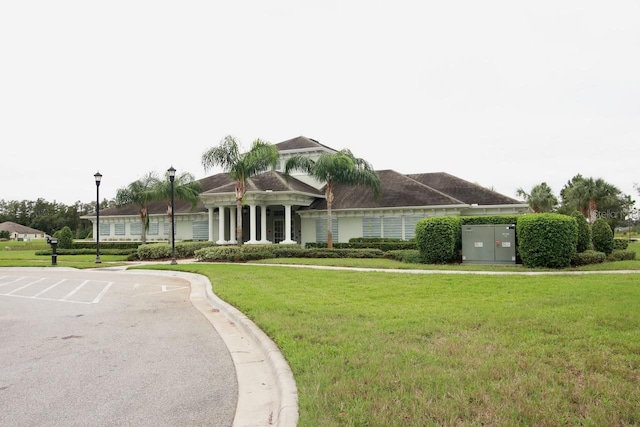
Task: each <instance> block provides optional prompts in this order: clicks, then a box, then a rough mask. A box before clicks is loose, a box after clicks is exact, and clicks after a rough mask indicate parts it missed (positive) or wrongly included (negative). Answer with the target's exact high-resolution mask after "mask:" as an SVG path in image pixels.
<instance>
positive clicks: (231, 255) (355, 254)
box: [194, 244, 384, 262]
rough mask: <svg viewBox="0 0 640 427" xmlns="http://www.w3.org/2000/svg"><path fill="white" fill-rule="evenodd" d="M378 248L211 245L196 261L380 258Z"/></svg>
mask: <svg viewBox="0 0 640 427" xmlns="http://www.w3.org/2000/svg"><path fill="white" fill-rule="evenodd" d="M383 255H384V252H382V251H381V250H380V249H325V248H311V249H303V248H302V247H300V246H298V245H279V244H272V245H242V246H236V245H233V246H211V247H207V248H202V249H199V250H197V251H196V252H195V254H194V256H195V258H196V259H197V260H198V261H209V262H216V261H218V262H220V261H227V262H245V261H254V260H259V259H269V258H382V256H383Z"/></svg>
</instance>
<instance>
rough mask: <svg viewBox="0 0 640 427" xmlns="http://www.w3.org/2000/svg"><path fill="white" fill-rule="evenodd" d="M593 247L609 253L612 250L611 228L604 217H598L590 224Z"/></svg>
mask: <svg viewBox="0 0 640 427" xmlns="http://www.w3.org/2000/svg"><path fill="white" fill-rule="evenodd" d="M591 235H592V241H593V249H595V250H596V251H600V252H604V253H605V254H607V255H609V254H610V253H611V252H612V251H613V230H611V227H610V226H609V223H608V222H607V221H606V220H605V219H604V218H598V219H596V220H595V221H594V222H593V225H592V226H591Z"/></svg>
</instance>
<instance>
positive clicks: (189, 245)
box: [138, 241, 216, 260]
mask: <svg viewBox="0 0 640 427" xmlns="http://www.w3.org/2000/svg"><path fill="white" fill-rule="evenodd" d="M215 244H216V243H215V242H209V241H204V242H177V243H176V244H175V249H176V258H193V257H194V256H195V252H196V251H197V250H199V249H202V248H206V247H210V246H214V245H215ZM171 257H172V248H171V245H170V244H168V243H147V244H145V245H140V246H138V258H139V259H141V260H154V259H167V258H171Z"/></svg>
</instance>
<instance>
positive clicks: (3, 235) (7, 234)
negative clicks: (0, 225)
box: [0, 230, 11, 240]
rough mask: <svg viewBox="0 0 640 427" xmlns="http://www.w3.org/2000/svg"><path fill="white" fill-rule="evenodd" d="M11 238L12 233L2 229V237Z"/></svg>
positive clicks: (0, 231) (0, 234) (0, 235)
mask: <svg viewBox="0 0 640 427" xmlns="http://www.w3.org/2000/svg"><path fill="white" fill-rule="evenodd" d="M10 238H11V233H9V232H8V231H7V230H0V239H3V240H9V239H10Z"/></svg>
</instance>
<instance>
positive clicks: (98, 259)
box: [96, 255, 102, 264]
mask: <svg viewBox="0 0 640 427" xmlns="http://www.w3.org/2000/svg"><path fill="white" fill-rule="evenodd" d="M100 263H102V261H101V260H100V255H98V256H96V264H100Z"/></svg>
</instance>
